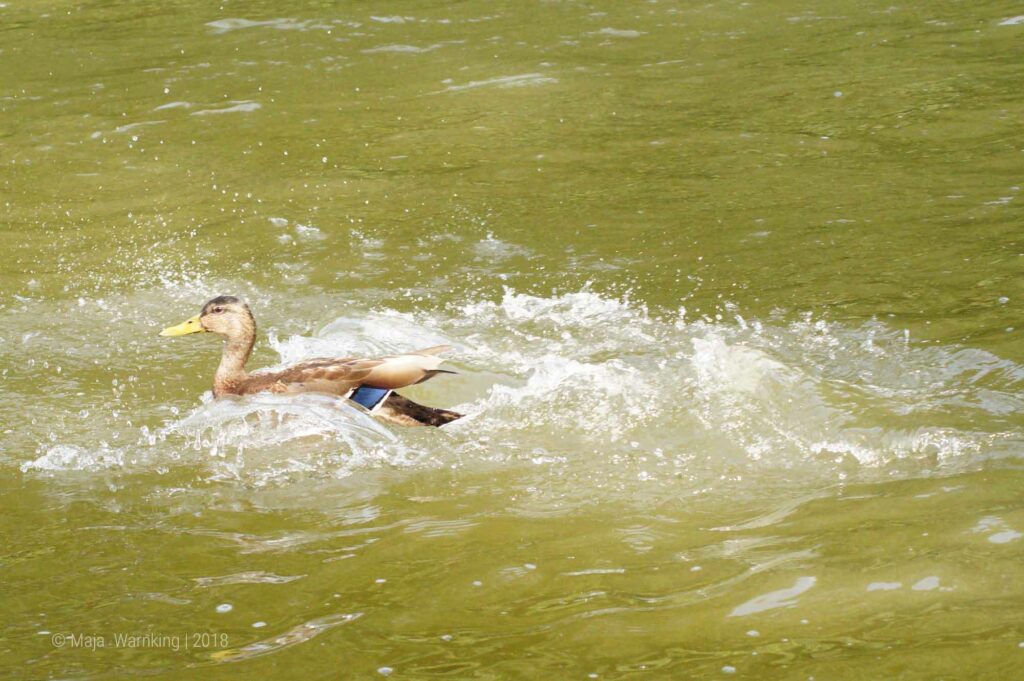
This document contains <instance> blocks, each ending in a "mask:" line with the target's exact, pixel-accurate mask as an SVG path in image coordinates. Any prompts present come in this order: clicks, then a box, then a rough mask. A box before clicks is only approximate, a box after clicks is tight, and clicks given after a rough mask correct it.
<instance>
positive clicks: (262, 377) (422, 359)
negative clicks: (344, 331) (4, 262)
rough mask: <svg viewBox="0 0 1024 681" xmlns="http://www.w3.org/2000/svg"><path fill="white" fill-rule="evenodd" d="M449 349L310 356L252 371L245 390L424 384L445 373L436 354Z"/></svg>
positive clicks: (341, 390) (337, 391)
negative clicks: (361, 356) (377, 355)
mask: <svg viewBox="0 0 1024 681" xmlns="http://www.w3.org/2000/svg"><path fill="white" fill-rule="evenodd" d="M450 349H451V348H450V346H447V345H439V346H436V347H432V348H426V349H425V350H417V351H416V352H411V353H408V354H403V355H392V356H390V357H381V358H378V359H356V358H350V357H339V358H317V359H310V360H306V361H305V362H300V363H298V364H293V365H292V366H290V367H288V368H287V369H282V370H281V371H275V372H268V373H264V374H252V375H251V376H250V377H249V380H250V381H252V384H251V385H250V386H247V388H248V389H247V390H246V392H260V391H263V390H270V391H273V392H288V393H296V392H322V393H330V394H333V395H345V394H347V393H348V392H349V391H350V390H353V389H355V388H358V387H359V386H361V385H372V386H376V387H378V388H388V389H390V390H396V389H398V388H404V387H406V386H410V385H414V384H416V383H422V382H423V381H426V380H427V379H429V378H431V377H433V376H435V375H437V374H438V373H445V372H444V370H443V369H440V368H439V366H440V365H441V363H442V362H444V359H442V358H441V357H437V356H436V355H437V354H438V353H441V352H445V351H446V350H450ZM448 373H451V372H448Z"/></svg>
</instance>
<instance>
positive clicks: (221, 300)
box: [199, 296, 249, 316]
mask: <svg viewBox="0 0 1024 681" xmlns="http://www.w3.org/2000/svg"><path fill="white" fill-rule="evenodd" d="M225 305H241V306H242V307H244V308H246V309H248V307H249V306H248V305H246V304H245V301H243V300H242V299H241V298H236V297H235V296H217V297H216V298H213V299H211V300H209V301H207V303H206V305H203V311H202V312H200V313H199V315H200V316H202V315H205V314H207V313H208V312H211V311H212V310H213V308H215V307H223V306H225Z"/></svg>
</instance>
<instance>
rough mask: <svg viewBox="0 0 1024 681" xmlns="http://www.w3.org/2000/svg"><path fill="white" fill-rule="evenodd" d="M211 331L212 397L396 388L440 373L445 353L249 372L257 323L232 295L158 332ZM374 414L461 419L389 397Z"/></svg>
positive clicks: (403, 420) (429, 421) (418, 421)
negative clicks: (217, 351) (217, 342)
mask: <svg viewBox="0 0 1024 681" xmlns="http://www.w3.org/2000/svg"><path fill="white" fill-rule="evenodd" d="M192 333H215V334H218V335H220V336H222V337H224V339H225V343H224V350H223V353H222V354H221V360H220V365H219V366H218V367H217V373H216V374H215V375H214V379H213V394H214V396H216V397H222V396H224V395H251V394H253V393H259V392H272V393H290V394H298V393H304V392H318V393H327V394H331V395H337V396H339V397H348V396H350V395H351V394H352V393H353V391H355V390H358V389H359V388H360V387H363V386H366V387H373V388H383V389H385V390H396V389H399V388H405V387H407V386H410V385H415V384H417V383H422V382H423V381H426V380H428V379H430V378H432V377H434V376H436V375H437V374H439V373H454V372H451V371H445V370H444V369H441V368H439V367H440V365H441V364H442V363H443V362H444V359H443V358H441V357H438V356H437V355H439V354H440V353H442V352H445V351H447V350H450V349H451V347H450V346H447V345H439V346H436V347H432V348H426V349H424V350H417V351H415V352H411V353H408V354H403V355H392V356H389V357H379V358H355V357H333V358H317V359H310V360H306V361H304V362H299V363H298V364H293V365H292V366H289V367H287V368H285V369H281V370H279V371H259V372H255V373H251V374H250V373H248V372H246V370H245V364H246V362H247V361H248V360H249V356H250V355H251V354H252V348H253V345H255V343H256V319H255V317H253V314H252V311H251V310H250V309H249V306H248V305H246V304H245V302H243V301H242V300H241V299H239V298H236V297H234V296H219V297H217V298H214V299H212V300H210V301H209V302H207V303H206V304H205V305H204V306H203V309H202V311H201V312H200V313H199V314H197V315H196V316H195V317H192V318H190V319H187V320H185V321H184V322H182V323H181V324H178V325H177V326H171V327H168V328H166V329H164V330H163V331H161V332H160V335H161V336H185V335H188V334H192ZM375 415H377V416H379V417H381V418H383V419H385V420H387V421H392V422H394V423H399V424H402V425H432V426H440V425H443V424H445V423H448V422H450V421H454V420H455V419H457V418H459V417H460V416H461V415H460V414H457V413H455V412H453V411H448V410H446V409H434V408H432V407H426V406H424V405H420V404H416V403H415V402H413V401H412V400H409V399H408V398H405V397H402V396H401V395H398V394H397V393H391V394H390V395H389V396H388V397H387V399H386V400H385V401H384V402H383V403H382V404H381V405H380V406H379V407H378V408H377V409H376V410H375Z"/></svg>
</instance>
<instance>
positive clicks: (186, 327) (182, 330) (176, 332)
mask: <svg viewBox="0 0 1024 681" xmlns="http://www.w3.org/2000/svg"><path fill="white" fill-rule="evenodd" d="M204 331H206V329H204V328H203V325H202V324H200V323H199V315H196V316H195V317H192V318H191V319H186V320H185V321H183V322H182V323H181V324H178V325H177V326H168V327H167V328H166V329H164V330H163V331H161V332H160V335H161V336H187V335H188V334H190V333H201V332H204Z"/></svg>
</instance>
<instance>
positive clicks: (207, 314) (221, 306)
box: [160, 296, 256, 341]
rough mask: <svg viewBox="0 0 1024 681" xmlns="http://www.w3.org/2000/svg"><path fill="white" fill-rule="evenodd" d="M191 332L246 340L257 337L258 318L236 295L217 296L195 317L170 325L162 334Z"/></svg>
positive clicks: (174, 334) (180, 334) (170, 334)
mask: <svg viewBox="0 0 1024 681" xmlns="http://www.w3.org/2000/svg"><path fill="white" fill-rule="evenodd" d="M190 333H215V334H217V335H219V336H223V337H224V338H226V339H228V340H229V341H244V340H249V339H252V338H254V337H255V335H256V320H255V318H253V316H252V311H250V310H249V306H248V305H246V304H245V302H244V301H243V300H242V299H240V298H236V297H234V296H217V297H216V298H214V299H212V300H210V301H209V302H207V303H206V304H205V305H203V310H202V312H200V313H199V314H197V315H196V316H195V317H190V318H189V319H186V320H185V321H183V322H182V323H181V324H178V325H177V326H169V327H167V328H166V329H164V330H163V331H161V332H160V335H161V336H187V335H188V334H190Z"/></svg>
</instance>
